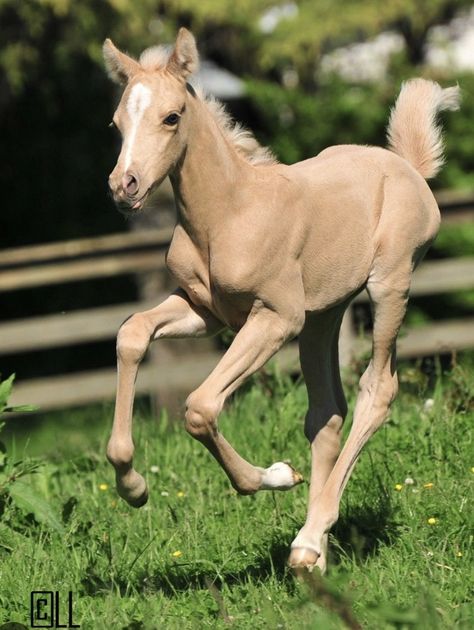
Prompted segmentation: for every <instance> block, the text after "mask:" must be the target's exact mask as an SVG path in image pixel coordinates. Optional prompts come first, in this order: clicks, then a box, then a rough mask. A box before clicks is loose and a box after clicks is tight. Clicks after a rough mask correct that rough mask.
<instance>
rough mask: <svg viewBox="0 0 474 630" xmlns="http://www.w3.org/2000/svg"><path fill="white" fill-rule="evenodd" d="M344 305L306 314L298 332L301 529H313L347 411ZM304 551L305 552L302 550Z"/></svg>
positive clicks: (321, 561)
mask: <svg viewBox="0 0 474 630" xmlns="http://www.w3.org/2000/svg"><path fill="white" fill-rule="evenodd" d="M344 309H345V306H339V307H337V308H334V309H332V310H331V311H328V312H326V313H322V314H320V315H311V316H309V317H308V319H307V321H306V324H305V327H304V329H303V331H302V333H301V334H300V336H299V346H300V358H301V368H302V370H303V375H304V378H305V382H306V387H307V390H308V402H309V408H308V413H307V414H306V419H305V435H306V437H307V439H308V440H309V442H310V444H311V460H312V463H311V485H310V489H309V499H308V520H307V522H306V525H305V526H304V528H303V529H307V530H309V531H311V530H312V522H311V519H312V518H314V506H315V505H317V504H318V501H319V497H320V495H321V492H322V490H323V487H324V484H325V483H326V480H327V478H328V477H329V474H330V473H331V470H332V469H333V467H334V464H335V463H336V460H337V457H338V455H339V451H340V440H341V428H342V424H343V422H344V418H345V415H346V413H347V405H346V399H345V397H344V391H343V389H342V384H341V377H340V373H339V353H338V338H339V329H340V325H341V320H342V316H343V313H344ZM327 538H328V535H327V534H325V536H324V538H323V544H322V548H321V555H320V556H319V558H318V557H317V556H315V558H314V561H316V565H317V566H318V567H319V568H320V570H321V571H324V570H325V568H326V552H327ZM303 554H304V555H305V556H306V555H307V554H308V552H307V550H306V549H305V550H303ZM299 555H300V551H299V550H298V549H295V550H294V551H293V553H292V556H291V558H290V563H291V564H299Z"/></svg>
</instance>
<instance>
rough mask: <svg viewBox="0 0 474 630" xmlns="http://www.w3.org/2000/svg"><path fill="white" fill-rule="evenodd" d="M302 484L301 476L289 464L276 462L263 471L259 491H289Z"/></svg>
mask: <svg viewBox="0 0 474 630" xmlns="http://www.w3.org/2000/svg"><path fill="white" fill-rule="evenodd" d="M302 482H303V475H301V474H300V473H299V472H298V471H296V470H295V469H294V468H293V466H292V465H291V464H290V463H289V462H276V464H272V465H271V466H270V467H269V468H265V469H264V470H263V476H262V484H261V486H260V489H261V490H290V489H291V488H293V487H294V486H297V485H298V484H300V483H302Z"/></svg>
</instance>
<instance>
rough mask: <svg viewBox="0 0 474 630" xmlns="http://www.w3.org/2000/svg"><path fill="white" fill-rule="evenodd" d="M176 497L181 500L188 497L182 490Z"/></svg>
mask: <svg viewBox="0 0 474 630" xmlns="http://www.w3.org/2000/svg"><path fill="white" fill-rule="evenodd" d="M176 496H177V497H179V498H182V497H185V496H186V492H183V491H182V490H180V491H179V492H178V493H177V494H176Z"/></svg>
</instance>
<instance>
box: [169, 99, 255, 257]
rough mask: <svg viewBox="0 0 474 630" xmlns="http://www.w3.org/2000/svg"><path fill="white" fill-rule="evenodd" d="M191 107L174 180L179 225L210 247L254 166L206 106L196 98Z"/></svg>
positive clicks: (231, 210) (173, 174)
mask: <svg viewBox="0 0 474 630" xmlns="http://www.w3.org/2000/svg"><path fill="white" fill-rule="evenodd" d="M187 107H188V108H189V116H190V121H189V124H190V128H189V134H188V144H187V146H186V149H185V151H184V155H183V157H182V159H181V161H180V163H179V164H178V165H177V166H176V168H175V169H174V171H173V172H172V173H171V174H170V179H171V183H172V185H173V190H174V194H175V199H176V206H177V211H178V220H179V222H180V223H181V224H182V225H183V227H184V228H185V229H186V231H187V232H188V233H189V234H190V235H191V236H192V237H193V239H194V240H196V241H198V242H202V244H203V245H207V241H208V239H209V236H210V233H212V231H213V227H214V226H218V225H222V222H223V221H224V220H225V216H226V215H228V214H229V213H231V212H233V211H234V209H235V208H236V204H235V201H234V200H235V197H236V190H237V189H238V188H239V187H240V186H241V185H243V183H244V182H245V180H246V177H247V176H248V171H249V169H252V166H251V165H250V164H248V163H247V162H246V161H245V160H244V159H243V158H242V157H241V156H239V155H238V153H237V151H236V150H235V149H234V147H233V146H232V145H231V143H230V141H229V140H228V139H227V138H226V137H225V135H224V134H223V132H222V130H221V129H220V127H219V125H218V123H217V121H216V120H215V119H214V117H213V115H212V113H211V112H210V111H209V109H208V108H207V106H206V104H205V103H203V102H202V101H201V100H200V99H198V98H196V97H194V98H190V99H189V102H188V104H187Z"/></svg>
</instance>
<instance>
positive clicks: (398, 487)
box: [394, 483, 403, 492]
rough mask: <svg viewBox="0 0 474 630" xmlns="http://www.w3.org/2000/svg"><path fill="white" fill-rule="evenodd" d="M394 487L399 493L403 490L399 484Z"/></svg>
mask: <svg viewBox="0 0 474 630" xmlns="http://www.w3.org/2000/svg"><path fill="white" fill-rule="evenodd" d="M394 487H395V490H396V491H397V492H400V490H403V486H402V484H401V483H396V484H395V486H394Z"/></svg>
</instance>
